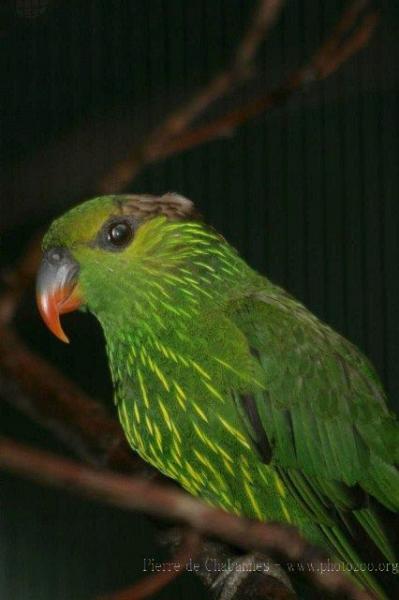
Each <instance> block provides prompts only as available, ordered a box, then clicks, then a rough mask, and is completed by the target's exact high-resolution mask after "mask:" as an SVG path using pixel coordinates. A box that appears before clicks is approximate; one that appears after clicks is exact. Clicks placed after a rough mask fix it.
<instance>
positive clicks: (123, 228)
mask: <svg viewBox="0 0 399 600" xmlns="http://www.w3.org/2000/svg"><path fill="white" fill-rule="evenodd" d="M132 237H133V231H132V228H131V226H130V224H129V223H126V221H121V222H120V223H112V225H111V226H110V227H109V229H108V233H107V239H108V242H110V243H111V244H112V245H113V246H117V247H118V248H123V246H127V245H128V244H129V243H130V241H131V239H132Z"/></svg>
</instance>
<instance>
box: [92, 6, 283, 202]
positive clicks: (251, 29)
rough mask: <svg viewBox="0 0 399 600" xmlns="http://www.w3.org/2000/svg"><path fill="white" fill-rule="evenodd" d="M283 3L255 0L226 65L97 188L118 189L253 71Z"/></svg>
mask: <svg viewBox="0 0 399 600" xmlns="http://www.w3.org/2000/svg"><path fill="white" fill-rule="evenodd" d="M283 4H284V0H259V3H258V5H257V7H256V9H255V11H254V14H253V15H252V17H251V19H250V22H249V24H248V27H247V30H246V32H245V34H244V36H243V38H242V40H241V42H240V44H239V46H238V48H237V50H236V52H235V56H234V58H233V60H232V62H231V65H230V67H228V68H227V69H226V70H225V71H223V72H222V73H219V74H217V75H216V76H215V77H214V78H213V79H211V81H210V82H209V83H208V85H206V86H205V87H204V88H203V89H201V90H200V92H199V93H198V94H196V95H194V97H193V98H192V99H191V100H190V101H189V102H188V103H187V104H185V105H184V106H182V107H181V108H179V109H177V110H176V111H175V112H174V113H172V114H171V115H170V116H168V117H167V118H166V119H165V121H164V122H163V123H162V124H161V125H160V126H159V127H157V128H155V130H154V131H153V132H151V133H150V134H149V135H148V136H147V137H146V141H145V142H144V143H143V144H142V145H141V146H140V147H139V148H137V149H134V150H133V152H132V155H131V156H130V157H128V158H127V159H125V160H123V161H121V162H120V163H118V164H117V165H115V166H114V167H113V168H112V169H111V170H110V172H109V173H108V174H106V175H105V177H104V178H103V179H102V181H101V182H100V184H99V190H100V191H101V192H104V193H107V192H111V191H112V192H115V191H116V190H120V189H122V188H123V187H124V185H125V184H127V183H128V182H129V181H131V180H132V179H133V178H134V177H135V175H136V174H137V172H138V171H139V170H141V168H142V167H143V166H144V165H145V164H148V163H151V162H154V160H157V158H158V156H159V155H160V152H161V149H162V147H164V146H165V145H166V144H168V143H169V141H170V140H171V139H174V138H176V137H179V136H181V135H182V134H183V133H184V132H185V131H186V130H187V128H188V127H189V126H190V125H191V123H192V122H193V121H194V120H195V119H197V118H198V117H200V116H201V115H202V114H204V113H205V111H206V110H207V109H208V108H209V107H210V106H211V105H212V104H214V103H215V102H216V101H218V100H221V99H222V98H223V97H224V96H226V95H227V94H230V93H231V92H232V91H233V90H234V89H235V88H236V87H237V86H238V85H239V84H241V83H242V82H244V81H245V80H246V79H248V78H249V77H250V76H251V75H252V74H253V71H254V65H253V62H254V59H255V56H256V53H257V51H258V49H259V47H260V45H261V44H262V42H263V41H264V39H265V37H266V35H267V33H268V32H269V31H270V29H271V27H272V26H273V25H274V23H275V21H276V20H277V18H278V15H279V14H280V12H281V9H282V7H283Z"/></svg>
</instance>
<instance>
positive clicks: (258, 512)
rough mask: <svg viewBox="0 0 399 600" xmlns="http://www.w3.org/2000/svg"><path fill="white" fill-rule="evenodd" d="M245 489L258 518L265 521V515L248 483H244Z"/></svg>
mask: <svg viewBox="0 0 399 600" xmlns="http://www.w3.org/2000/svg"><path fill="white" fill-rule="evenodd" d="M244 489H245V493H246V494H247V497H248V499H249V501H250V503H251V504H252V507H253V509H254V511H255V514H256V516H257V517H258V519H261V520H263V519H264V514H263V513H262V511H261V509H260V507H259V504H258V503H257V501H256V498H255V496H254V495H253V492H252V490H251V488H250V486H249V484H248V483H247V482H246V481H244Z"/></svg>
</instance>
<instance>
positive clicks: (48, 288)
mask: <svg viewBox="0 0 399 600" xmlns="http://www.w3.org/2000/svg"><path fill="white" fill-rule="evenodd" d="M78 274H79V263H78V262H77V261H76V260H75V259H74V258H73V257H72V255H71V254H70V252H69V251H68V250H67V249H66V248H61V247H60V248H52V249H51V250H48V251H47V252H46V253H45V254H44V256H43V259H42V262H41V265H40V268H39V271H38V274H37V279H36V301H37V305H38V308H39V311H40V314H41V316H42V318H43V321H44V322H45V323H46V325H47V327H48V328H49V329H50V331H51V332H52V333H54V335H56V336H57V337H58V338H59V339H60V340H62V341H63V342H66V343H68V342H69V339H68V338H67V336H66V335H65V333H64V331H63V329H62V326H61V323H60V315H62V314H64V313H67V312H72V311H73V310H76V309H77V308H79V306H81V304H82V296H81V294H80V291H79V286H78Z"/></svg>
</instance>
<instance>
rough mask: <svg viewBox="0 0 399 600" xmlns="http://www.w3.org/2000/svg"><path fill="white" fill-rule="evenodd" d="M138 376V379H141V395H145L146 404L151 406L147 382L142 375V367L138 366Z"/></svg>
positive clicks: (148, 406)
mask: <svg viewBox="0 0 399 600" xmlns="http://www.w3.org/2000/svg"><path fill="white" fill-rule="evenodd" d="M137 377H138V380H139V385H140V390H141V395H142V396H143V400H144V404H145V406H146V408H150V402H149V400H148V396H147V390H146V387H145V384H144V380H143V376H142V374H141V371H140V369H139V368H138V367H137Z"/></svg>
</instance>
